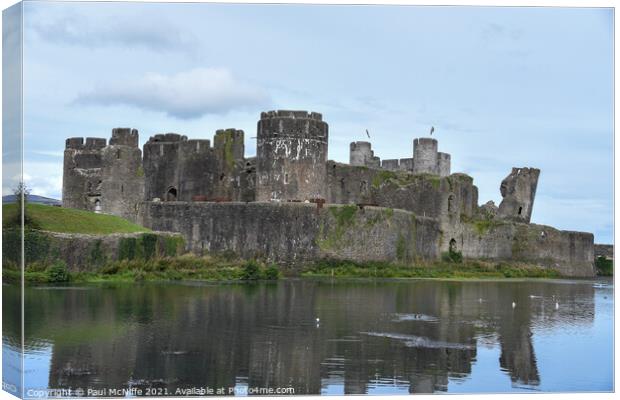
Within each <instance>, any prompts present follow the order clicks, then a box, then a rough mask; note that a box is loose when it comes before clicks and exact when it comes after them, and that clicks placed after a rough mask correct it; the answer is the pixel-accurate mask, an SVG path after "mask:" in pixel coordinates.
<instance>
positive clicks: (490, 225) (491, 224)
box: [461, 219, 505, 235]
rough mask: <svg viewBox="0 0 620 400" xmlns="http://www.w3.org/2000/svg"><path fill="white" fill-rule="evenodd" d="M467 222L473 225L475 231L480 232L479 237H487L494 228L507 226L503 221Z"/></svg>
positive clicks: (482, 220) (483, 220)
mask: <svg viewBox="0 0 620 400" xmlns="http://www.w3.org/2000/svg"><path fill="white" fill-rule="evenodd" d="M461 220H463V219H461ZM463 222H465V221H463ZM467 222H468V223H470V224H472V225H473V227H474V229H475V230H476V232H478V234H479V235H485V234H487V233H488V232H489V231H491V230H493V229H494V228H496V227H498V226H501V225H504V224H505V222H503V221H498V220H494V219H481V220H472V221H467Z"/></svg>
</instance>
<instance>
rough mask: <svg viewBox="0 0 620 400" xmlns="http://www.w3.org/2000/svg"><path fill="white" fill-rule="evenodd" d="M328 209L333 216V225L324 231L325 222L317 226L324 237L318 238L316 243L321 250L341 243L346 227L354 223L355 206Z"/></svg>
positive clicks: (335, 246) (334, 247) (333, 247)
mask: <svg viewBox="0 0 620 400" xmlns="http://www.w3.org/2000/svg"><path fill="white" fill-rule="evenodd" d="M329 211H330V213H331V214H332V215H333V217H334V225H333V226H332V227H331V228H330V229H329V232H325V231H324V230H325V224H324V223H323V222H321V225H320V226H319V232H320V236H321V237H324V239H319V240H318V241H317V244H318V245H319V247H320V248H321V249H323V250H327V249H337V248H338V247H340V246H341V245H342V243H340V241H341V240H342V236H343V235H344V233H345V231H346V229H347V228H349V227H351V226H353V225H354V224H355V215H356V213H357V206H353V205H346V206H340V207H330V208H329Z"/></svg>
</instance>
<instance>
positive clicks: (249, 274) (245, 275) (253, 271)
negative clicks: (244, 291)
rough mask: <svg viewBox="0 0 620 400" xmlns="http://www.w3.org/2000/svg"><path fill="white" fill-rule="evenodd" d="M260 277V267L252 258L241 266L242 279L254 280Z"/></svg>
mask: <svg viewBox="0 0 620 400" xmlns="http://www.w3.org/2000/svg"><path fill="white" fill-rule="evenodd" d="M259 278H260V268H259V266H258V263H257V262H256V261H254V260H251V261H248V262H247V263H245V265H244V266H243V272H242V273H241V279H242V280H244V281H255V280H257V279H259Z"/></svg>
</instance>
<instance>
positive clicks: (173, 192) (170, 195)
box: [166, 187, 177, 201]
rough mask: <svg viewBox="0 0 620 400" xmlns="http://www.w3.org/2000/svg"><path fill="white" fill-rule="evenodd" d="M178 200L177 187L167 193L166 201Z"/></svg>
mask: <svg viewBox="0 0 620 400" xmlns="http://www.w3.org/2000/svg"><path fill="white" fill-rule="evenodd" d="M176 200H177V189H176V188H175V187H171V188H170V189H168V192H166V201H176Z"/></svg>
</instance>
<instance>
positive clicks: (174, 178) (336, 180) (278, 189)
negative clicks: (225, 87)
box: [63, 110, 594, 276]
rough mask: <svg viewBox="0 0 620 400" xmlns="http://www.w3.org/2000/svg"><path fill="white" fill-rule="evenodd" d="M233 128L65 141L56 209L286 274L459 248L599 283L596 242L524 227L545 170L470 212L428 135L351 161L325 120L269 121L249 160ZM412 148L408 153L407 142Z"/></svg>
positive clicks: (353, 149) (474, 196)
mask: <svg viewBox="0 0 620 400" xmlns="http://www.w3.org/2000/svg"><path fill="white" fill-rule="evenodd" d="M244 140H245V134H244V132H243V131H241V130H237V129H234V128H229V129H222V130H218V131H217V132H215V135H214V137H213V144H211V143H212V142H211V140H209V139H188V138H187V137H186V136H184V135H181V134H178V133H165V134H155V135H153V136H151V137H150V138H149V139H148V141H146V143H145V144H144V146H143V150H142V151H140V148H139V137H138V132H137V130H135V129H129V128H117V129H114V130H113V131H112V137H111V138H110V140H109V142H107V141H106V139H101V138H87V139H86V140H84V139H83V138H70V139H67V141H66V149H65V158H64V170H63V206H64V207H72V208H79V209H85V210H91V211H97V212H104V213H110V214H114V215H119V216H121V217H124V218H127V219H130V220H132V221H136V222H139V223H142V224H143V225H144V226H146V227H149V228H151V229H156V230H164V231H172V232H179V233H181V234H182V235H183V237H184V239H185V243H186V247H187V250H189V251H192V252H195V253H203V252H226V251H232V252H234V253H236V254H238V255H239V256H242V257H258V258H264V259H267V260H273V261H278V262H281V263H284V264H286V265H291V266H295V265H296V264H300V263H305V262H311V261H313V260H317V259H321V258H335V259H346V260H353V261H359V262H364V261H386V262H400V263H411V262H413V261H415V260H436V259H438V258H439V257H440V256H441V253H443V252H448V251H459V252H461V253H462V254H463V256H464V257H465V258H471V259H487V260H497V261H510V260H517V261H524V262H528V263H533V264H536V265H539V266H541V267H545V268H554V269H557V270H558V271H560V272H561V273H562V274H564V275H566V276H592V275H593V274H594V268H593V260H594V244H593V242H594V238H593V236H592V234H590V233H584V232H569V231H560V230H557V229H554V228H552V227H547V226H542V225H535V224H530V220H531V216H532V209H533V204H534V200H535V196H536V188H537V185H538V177H539V175H540V170H538V169H536V168H513V169H512V171H511V173H510V174H509V175H508V176H507V177H506V179H504V180H503V181H502V183H501V186H500V192H501V195H502V198H503V200H502V202H501V204H500V205H499V207H497V206H495V205H494V204H493V203H492V202H488V203H486V204H485V205H483V206H479V204H478V188H477V187H476V185H474V180H473V178H472V177H470V176H468V175H466V174H462V173H451V170H450V168H451V166H450V162H451V156H450V154H447V153H442V152H439V151H438V142H437V139H435V138H425V137H422V138H416V139H414V140H413V151H412V153H411V154H409V155H405V157H404V158H400V159H384V160H383V161H382V160H381V159H380V158H379V157H378V156H377V155H376V154H375V153H374V151H373V150H372V144H371V143H370V142H353V143H351V145H350V158H349V162H350V163H349V164H344V163H339V162H335V161H331V160H328V154H327V151H328V124H327V123H326V122H325V121H324V120H323V116H322V115H321V114H319V113H316V112H306V111H287V110H279V111H269V112H264V113H262V114H261V116H260V120H259V121H258V123H257V151H256V157H246V156H245V147H244ZM407 147H408V146H407Z"/></svg>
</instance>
